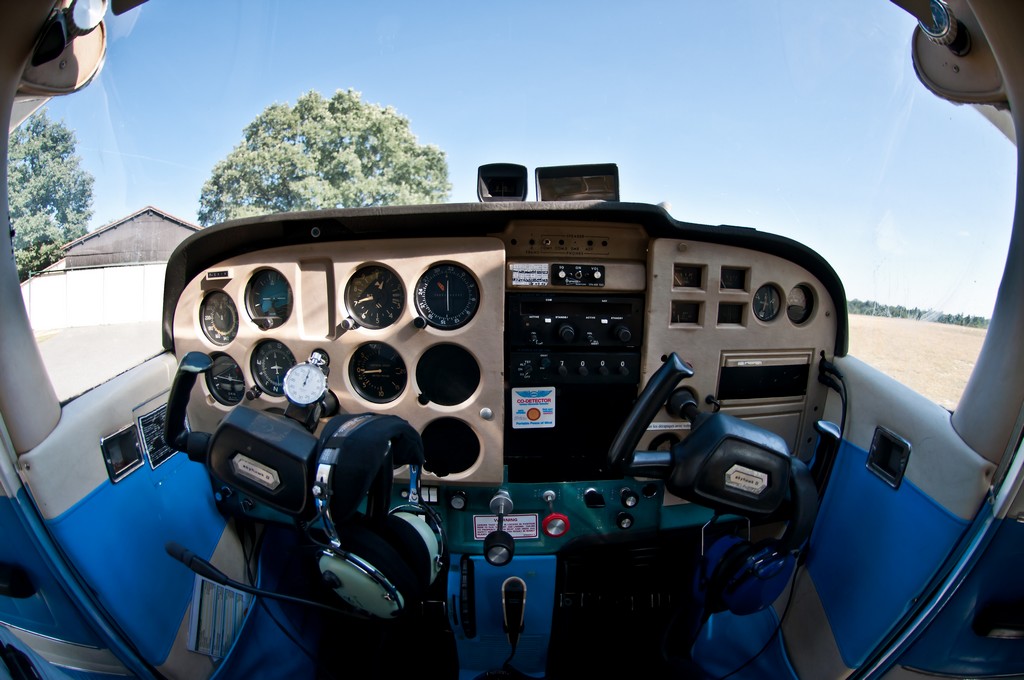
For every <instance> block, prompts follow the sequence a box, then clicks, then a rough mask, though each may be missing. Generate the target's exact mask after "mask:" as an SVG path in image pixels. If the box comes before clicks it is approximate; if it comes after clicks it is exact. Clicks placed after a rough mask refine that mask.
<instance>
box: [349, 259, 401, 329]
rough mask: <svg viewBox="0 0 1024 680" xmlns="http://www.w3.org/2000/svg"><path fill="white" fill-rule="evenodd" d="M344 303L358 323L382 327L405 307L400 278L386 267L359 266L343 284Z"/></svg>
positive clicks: (390, 321)
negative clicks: (345, 284) (346, 283)
mask: <svg viewBox="0 0 1024 680" xmlns="http://www.w3.org/2000/svg"><path fill="white" fill-rule="evenodd" d="M345 306H346V307H348V313H349V314H351V315H352V318H354V319H355V320H356V321H358V322H359V323H360V325H363V326H366V327H367V328H374V329H376V328H386V327H388V326H390V325H391V324H393V323H394V322H395V321H397V320H398V317H399V316H400V315H401V313H402V310H403V309H404V308H405V289H404V288H403V286H402V280H401V279H400V278H398V276H397V275H396V274H395V273H394V272H393V271H391V270H390V269H388V268H386V267H381V266H380V265H374V264H371V265H367V266H365V267H362V268H360V269H359V271H357V272H356V273H355V274H353V275H352V278H351V279H349V282H348V285H347V286H345Z"/></svg>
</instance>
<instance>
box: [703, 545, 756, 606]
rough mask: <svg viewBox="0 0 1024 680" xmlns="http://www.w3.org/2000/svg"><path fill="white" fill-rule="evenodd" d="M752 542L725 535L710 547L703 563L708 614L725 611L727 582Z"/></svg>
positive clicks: (705, 604) (741, 561)
mask: <svg viewBox="0 0 1024 680" xmlns="http://www.w3.org/2000/svg"><path fill="white" fill-rule="evenodd" d="M751 547H752V546H751V544H750V542H749V541H747V540H744V539H742V538H739V537H738V536H723V537H722V538H719V539H718V540H716V541H715V542H714V543H712V544H711V547H710V548H708V551H707V554H706V555H705V557H704V560H703V561H704V563H703V564H702V565H701V569H700V573H701V577H700V578H701V582H702V586H703V591H704V610H705V612H706V613H707V614H714V613H716V612H721V611H725V610H726V609H728V608H729V607H728V605H727V604H726V602H725V599H724V590H725V587H726V584H727V583H728V582H729V581H730V580H731V579H732V577H733V576H735V571H736V568H737V567H738V566H739V565H740V564H742V563H743V561H744V560H745V558H746V556H747V554H748V552H749V550H750V548H751Z"/></svg>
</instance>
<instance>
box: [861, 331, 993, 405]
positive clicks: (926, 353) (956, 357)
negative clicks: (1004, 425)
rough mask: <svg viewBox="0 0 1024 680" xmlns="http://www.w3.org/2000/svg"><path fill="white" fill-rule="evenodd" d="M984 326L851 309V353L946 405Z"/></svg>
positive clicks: (954, 397) (970, 363) (954, 398)
mask: <svg viewBox="0 0 1024 680" xmlns="http://www.w3.org/2000/svg"><path fill="white" fill-rule="evenodd" d="M984 340H985V330H984V329H981V328H963V327H961V326H952V325H949V324H940V323H930V322H925V321H911V320H910V319H887V318H883V317H879V316H860V315H857V314H851V315H850V354H851V355H853V356H855V357H857V358H858V359H860V360H861V361H864V362H865V363H868V364H871V365H872V366H874V367H875V368H877V369H879V370H880V371H882V372H883V373H885V374H887V375H890V376H892V377H893V378H895V379H896V380H899V381H900V382H901V383H903V384H904V385H907V386H908V387H910V388H912V389H914V390H915V391H917V392H920V393H921V394H923V395H925V396H926V397H929V398H930V399H932V400H934V401H936V402H937V403H939V404H940V405H942V406H944V407H945V408H948V409H954V408H956V405H957V402H958V401H959V400H960V395H961V393H962V392H963V390H964V386H965V385H966V384H967V378H968V377H969V376H970V374H971V370H972V369H973V368H974V362H975V361H976V360H977V358H978V353H979V352H980V351H981V343H982V342H983V341H984Z"/></svg>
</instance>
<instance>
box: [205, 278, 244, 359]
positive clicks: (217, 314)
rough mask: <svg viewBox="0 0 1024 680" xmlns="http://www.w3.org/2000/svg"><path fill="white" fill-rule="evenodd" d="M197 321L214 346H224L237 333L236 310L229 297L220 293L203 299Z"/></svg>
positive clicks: (213, 293) (217, 292) (215, 292)
mask: <svg viewBox="0 0 1024 680" xmlns="http://www.w3.org/2000/svg"><path fill="white" fill-rule="evenodd" d="M199 321H200V323H201V324H202V326H203V333H205V334H206V337H207V338H209V339H210V342H212V343H213V344H215V345H226V344H228V343H230V342H231V341H232V340H234V339H235V335H236V334H237V333H238V310H237V309H236V308H235V303H234V302H232V300H231V296H230V295H228V294H227V293H224V292H222V291H219V290H218V291H214V292H212V293H210V294H209V295H207V296H206V297H205V298H203V303H202V304H201V305H199Z"/></svg>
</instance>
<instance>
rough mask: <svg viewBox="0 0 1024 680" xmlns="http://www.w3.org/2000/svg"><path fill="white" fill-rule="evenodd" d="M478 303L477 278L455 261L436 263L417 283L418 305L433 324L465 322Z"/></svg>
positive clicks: (451, 326)
mask: <svg viewBox="0 0 1024 680" xmlns="http://www.w3.org/2000/svg"><path fill="white" fill-rule="evenodd" d="M479 306H480V293H479V289H478V288H477V284H476V279H474V278H473V275H472V274H470V273H469V272H468V271H466V270H465V269H463V268H462V267H460V266H458V265H456V264H435V265H434V266H433V267H431V268H430V269H428V270H427V271H426V272H425V273H424V274H423V276H421V277H420V280H419V282H418V283H417V284H416V309H417V311H419V313H420V316H422V317H423V319H424V320H425V321H426V322H427V323H428V324H430V325H431V326H433V327H434V328H441V329H444V330H451V329H454V328H459V327H461V326H465V325H466V324H467V323H469V321H470V320H471V319H472V318H473V315H474V314H476V310H477V307H479Z"/></svg>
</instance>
